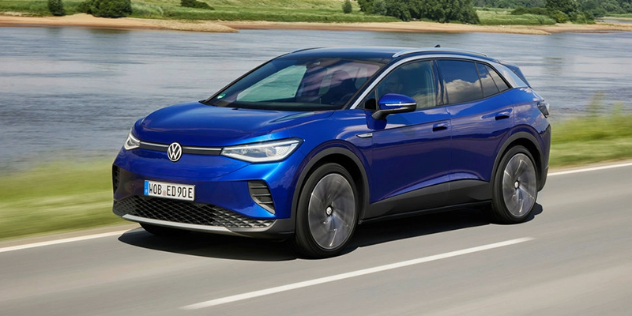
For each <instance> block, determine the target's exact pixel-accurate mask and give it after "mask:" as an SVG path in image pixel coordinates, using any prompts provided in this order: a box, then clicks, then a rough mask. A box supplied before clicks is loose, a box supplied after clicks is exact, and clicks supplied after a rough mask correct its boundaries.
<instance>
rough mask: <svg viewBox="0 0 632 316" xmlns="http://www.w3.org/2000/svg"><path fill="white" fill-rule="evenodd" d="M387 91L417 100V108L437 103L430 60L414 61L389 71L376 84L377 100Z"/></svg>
mask: <svg viewBox="0 0 632 316" xmlns="http://www.w3.org/2000/svg"><path fill="white" fill-rule="evenodd" d="M387 93H398V94H403V95H406V96H409V97H411V98H413V99H415V101H417V108H418V109H421V108H429V107H433V106H435V105H437V100H436V94H435V84H434V72H433V70H432V62H431V61H414V62H410V63H407V64H405V65H403V66H401V67H399V68H397V69H395V70H393V72H391V73H390V74H389V75H388V76H386V78H384V80H382V82H380V84H379V85H378V86H377V97H378V100H379V98H381V97H382V96H383V95H385V94H387Z"/></svg>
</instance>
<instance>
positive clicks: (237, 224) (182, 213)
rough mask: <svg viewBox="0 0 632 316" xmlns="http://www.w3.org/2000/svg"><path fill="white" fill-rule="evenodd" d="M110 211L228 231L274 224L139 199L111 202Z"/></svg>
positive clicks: (191, 205)
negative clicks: (112, 208) (222, 228)
mask: <svg viewBox="0 0 632 316" xmlns="http://www.w3.org/2000/svg"><path fill="white" fill-rule="evenodd" d="M114 212H115V213H117V214H122V215H125V214H129V215H135V216H140V217H144V218H151V219H158V220H163V221H169V222H177V223H186V224H196V225H207V226H219V227H228V228H263V227H268V226H270V225H272V223H273V222H274V220H264V219H256V218H250V217H246V216H243V215H240V214H237V213H235V212H232V211H229V210H226V209H223V208H220V207H217V206H213V205H209V204H202V203H193V202H186V201H177V200H167V199H160V198H146V197H140V196H132V197H129V198H126V199H123V200H120V201H115V202H114Z"/></svg>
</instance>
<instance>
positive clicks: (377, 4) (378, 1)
mask: <svg viewBox="0 0 632 316" xmlns="http://www.w3.org/2000/svg"><path fill="white" fill-rule="evenodd" d="M373 13H374V14H379V15H386V1H385V0H375V1H374V2H373Z"/></svg>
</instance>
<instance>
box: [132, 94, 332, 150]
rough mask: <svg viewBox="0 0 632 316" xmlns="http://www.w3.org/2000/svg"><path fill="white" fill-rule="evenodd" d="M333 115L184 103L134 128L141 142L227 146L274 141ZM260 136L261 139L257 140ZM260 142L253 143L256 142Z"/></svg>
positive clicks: (162, 111) (150, 117) (325, 112)
mask: <svg viewBox="0 0 632 316" xmlns="http://www.w3.org/2000/svg"><path fill="white" fill-rule="evenodd" d="M332 113H333V111H320V112H291V111H271V110H257V109H242V108H240V109H236V108H225V107H215V106H210V105H205V104H202V103H199V102H192V103H185V104H180V105H174V106H170V107H166V108H163V109H160V110H158V111H155V112H153V113H152V114H150V115H148V116H147V117H146V118H145V119H143V120H141V121H140V122H139V123H137V124H136V126H135V133H134V134H135V135H136V136H137V137H138V138H140V139H141V140H144V141H148V142H157V143H172V142H179V143H181V144H182V145H189V146H229V145H234V144H241V143H244V142H251V141H263V140H269V139H276V138H282V137H292V135H281V136H280V137H274V135H272V134H273V133H278V132H280V131H285V130H287V129H288V128H291V127H294V126H297V125H301V124H306V123H309V122H313V121H315V120H320V119H322V118H325V117H328V116H330V115H331V114H332ZM259 136H260V137H259ZM257 137H259V139H253V138H257Z"/></svg>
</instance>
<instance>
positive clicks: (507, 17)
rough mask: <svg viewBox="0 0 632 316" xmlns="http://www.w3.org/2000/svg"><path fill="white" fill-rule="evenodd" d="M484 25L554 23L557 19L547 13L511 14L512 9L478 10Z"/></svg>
mask: <svg viewBox="0 0 632 316" xmlns="http://www.w3.org/2000/svg"><path fill="white" fill-rule="evenodd" d="M476 13H477V14H478V18H479V19H480V20H481V24H482V25H554V24H555V20H553V19H551V18H550V17H548V16H546V15H536V14H523V15H511V13H510V11H507V10H501V9H496V10H494V9H486V10H477V11H476Z"/></svg>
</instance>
